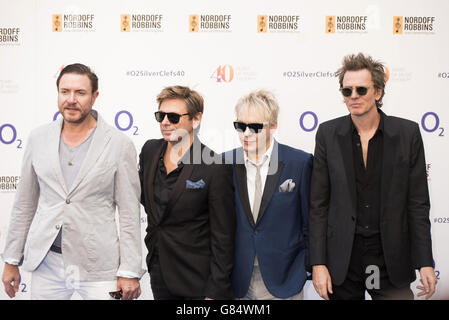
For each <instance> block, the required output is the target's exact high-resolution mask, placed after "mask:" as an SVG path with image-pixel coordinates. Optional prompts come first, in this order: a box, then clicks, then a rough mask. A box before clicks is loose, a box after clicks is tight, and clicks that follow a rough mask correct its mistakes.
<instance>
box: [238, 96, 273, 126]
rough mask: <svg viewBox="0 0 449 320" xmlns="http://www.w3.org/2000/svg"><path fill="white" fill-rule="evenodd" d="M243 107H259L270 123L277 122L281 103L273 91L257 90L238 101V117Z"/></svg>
mask: <svg viewBox="0 0 449 320" xmlns="http://www.w3.org/2000/svg"><path fill="white" fill-rule="evenodd" d="M243 108H258V109H260V110H261V111H262V112H263V114H264V115H265V119H266V120H268V123H269V124H270V125H273V124H275V123H277V121H278V114H279V104H278V102H277V100H276V97H275V96H274V94H273V93H271V92H270V91H268V90H257V91H253V92H251V93H249V94H248V95H246V96H243V97H241V98H240V99H239V101H237V104H236V106H235V115H236V117H238V114H239V112H240V111H241V110H242V109H243Z"/></svg>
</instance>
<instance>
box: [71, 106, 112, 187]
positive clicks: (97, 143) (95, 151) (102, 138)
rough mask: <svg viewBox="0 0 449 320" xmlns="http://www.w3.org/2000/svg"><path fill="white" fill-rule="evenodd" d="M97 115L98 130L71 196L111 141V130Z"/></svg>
mask: <svg viewBox="0 0 449 320" xmlns="http://www.w3.org/2000/svg"><path fill="white" fill-rule="evenodd" d="M96 115H97V128H96V129H95V132H94V135H93V137H92V142H91V143H90V146H89V150H88V151H87V154H86V158H85V159H84V161H83V164H82V166H81V168H80V171H79V172H78V175H77V176H76V178H75V181H73V184H72V187H71V188H70V191H69V195H70V194H71V193H73V192H74V190H75V189H76V188H77V187H78V186H79V184H80V183H81V182H82V180H83V179H84V177H85V176H86V175H87V174H88V173H89V171H90V170H91V169H92V167H93V166H95V164H96V163H97V160H98V158H99V157H100V156H101V154H102V153H103V151H104V149H105V147H106V145H107V144H108V143H109V140H111V133H110V128H108V127H106V125H105V123H104V121H103V119H102V118H101V117H100V115H98V113H97V114H96Z"/></svg>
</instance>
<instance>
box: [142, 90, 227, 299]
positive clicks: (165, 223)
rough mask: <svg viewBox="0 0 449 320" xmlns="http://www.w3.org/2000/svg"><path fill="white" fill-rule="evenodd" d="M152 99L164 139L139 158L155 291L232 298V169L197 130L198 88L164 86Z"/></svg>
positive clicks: (200, 103) (166, 294)
mask: <svg viewBox="0 0 449 320" xmlns="http://www.w3.org/2000/svg"><path fill="white" fill-rule="evenodd" d="M157 101H158V103H159V110H158V111H157V112H156V113H155V117H156V120H157V121H158V122H159V123H160V129H161V133H162V136H163V139H153V140H148V141H147V142H146V143H145V145H144V146H143V147H142V152H141V153H140V162H139V165H140V169H139V174H140V181H141V187H142V195H141V202H142V204H143V206H144V207H145V211H146V213H147V216H148V227H147V235H146V237H145V244H146V246H147V248H148V256H147V265H148V271H149V273H150V280H151V288H152V290H153V296H154V298H155V299H156V300H161V299H165V300H167V299H170V300H173V299H176V300H178V299H232V298H233V293H232V289H231V280H230V275H231V270H232V267H233V258H234V237H235V208H234V188H233V183H232V167H231V165H224V164H221V162H222V159H221V157H220V156H218V155H216V154H215V153H214V152H213V151H212V150H210V149H209V148H208V147H206V146H205V145H203V144H202V143H201V142H200V141H199V139H198V136H197V135H196V132H197V131H198V129H199V125H200V122H201V117H202V113H203V98H202V97H201V96H200V95H199V94H198V93H197V92H195V91H193V90H190V89H189V88H188V87H182V86H173V87H167V88H165V89H163V90H162V92H161V93H160V94H159V95H158V97H157Z"/></svg>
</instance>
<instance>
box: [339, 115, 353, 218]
mask: <svg viewBox="0 0 449 320" xmlns="http://www.w3.org/2000/svg"><path fill="white" fill-rule="evenodd" d="M343 121H344V124H343V125H342V126H341V127H340V129H339V131H338V132H337V141H338V144H339V146H340V151H341V160H342V162H343V165H344V168H345V173H346V174H345V177H346V181H347V187H348V193H349V197H350V200H351V205H352V207H353V210H354V212H356V210H357V209H356V208H357V206H356V186H355V172H354V160H353V156H352V137H351V134H352V131H351V116H350V115H348V116H347V117H346V118H344V120H343Z"/></svg>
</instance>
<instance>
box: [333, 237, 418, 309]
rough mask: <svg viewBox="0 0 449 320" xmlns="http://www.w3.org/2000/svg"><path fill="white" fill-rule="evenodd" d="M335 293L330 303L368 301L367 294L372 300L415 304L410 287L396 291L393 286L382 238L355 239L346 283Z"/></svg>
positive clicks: (334, 289)
mask: <svg viewBox="0 0 449 320" xmlns="http://www.w3.org/2000/svg"><path fill="white" fill-rule="evenodd" d="M377 268H378V269H377ZM373 270H375V271H376V272H373ZM377 270H378V271H379V272H377ZM376 273H377V275H378V276H377V275H376ZM332 290H333V292H334V293H333V294H329V298H330V299H331V300H365V291H368V294H369V295H370V296H371V298H372V299H373V300H413V292H412V290H411V289H410V285H408V286H406V287H402V288H397V287H395V286H394V285H393V284H392V283H391V282H390V279H389V277H388V273H387V268H386V265H385V259H384V255H383V250H382V242H381V239H380V236H373V237H369V238H365V237H362V236H359V235H355V237H354V244H353V247H352V253H351V261H350V263H349V269H348V274H347V276H346V279H345V281H344V282H343V283H342V284H341V285H340V286H335V285H332Z"/></svg>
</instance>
